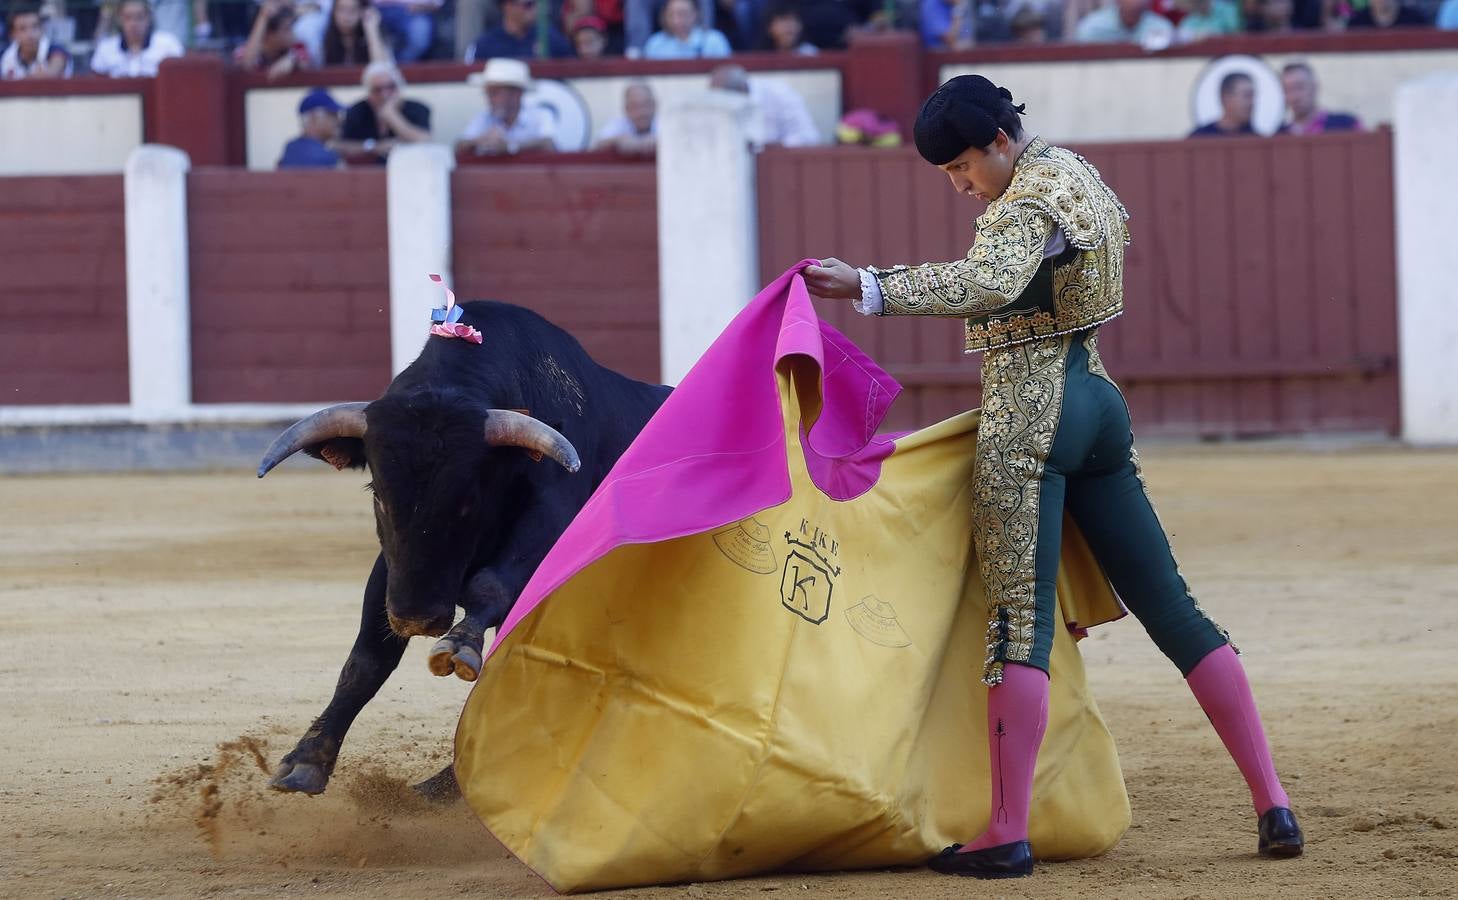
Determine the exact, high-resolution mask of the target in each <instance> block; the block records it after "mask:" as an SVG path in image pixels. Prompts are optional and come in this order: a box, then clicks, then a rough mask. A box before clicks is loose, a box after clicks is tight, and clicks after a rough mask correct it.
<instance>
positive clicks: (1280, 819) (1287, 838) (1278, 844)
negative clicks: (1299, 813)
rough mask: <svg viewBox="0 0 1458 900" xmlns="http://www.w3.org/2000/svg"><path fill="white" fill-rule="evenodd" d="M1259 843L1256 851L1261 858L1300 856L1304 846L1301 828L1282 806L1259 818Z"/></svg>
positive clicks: (1304, 841)
mask: <svg viewBox="0 0 1458 900" xmlns="http://www.w3.org/2000/svg"><path fill="white" fill-rule="evenodd" d="M1258 831H1259V834H1260V841H1259V842H1258V843H1257V844H1256V851H1257V852H1258V853H1260V855H1261V856H1274V857H1286V856H1300V855H1301V850H1302V848H1303V847H1304V846H1305V845H1306V838H1305V836H1304V835H1302V834H1301V826H1300V825H1297V824H1296V815H1295V814H1294V813H1292V812H1291V810H1289V809H1287V808H1286V807H1284V806H1273V807H1271V808H1270V809H1268V810H1266V812H1265V815H1263V816H1261V823H1260V827H1259V829H1258Z"/></svg>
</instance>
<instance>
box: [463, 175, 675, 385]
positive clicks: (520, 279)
mask: <svg viewBox="0 0 1458 900" xmlns="http://www.w3.org/2000/svg"><path fill="white" fill-rule="evenodd" d="M654 178H655V174H654V168H653V166H650V165H642V164H638V163H607V164H594V165H574V164H551V165H548V164H543V163H540V162H539V163H516V164H513V165H510V166H504V167H501V168H494V167H492V166H472V167H470V168H466V169H459V170H457V171H456V172H455V173H453V175H452V179H451V192H452V200H451V205H452V209H451V215H452V221H453V229H454V239H453V244H454V253H455V259H454V270H455V280H456V283H455V285H454V287H455V291H456V296H457V297H459V298H461V299H463V300H465V299H491V300H506V301H509V302H512V303H518V304H521V305H522V306H527V307H530V308H532V309H534V310H536V311H537V312H539V313H541V314H542V315H543V316H546V317H547V318H548V319H550V320H552V321H553V322H555V323H556V324H558V325H560V326H562V327H563V328H565V329H566V330H567V331H569V332H571V333H572V334H573V336H575V337H576V338H577V339H578V340H579V341H581V342H582V344H583V346H584V347H586V348H587V352H589V353H591V354H592V355H593V357H594V358H596V359H597V361H598V362H600V363H602V364H603V365H605V366H609V367H611V368H614V369H617V370H618V371H620V372H622V373H624V374H626V375H630V376H632V377H634V378H640V379H643V380H646V381H656V380H657V379H658V362H659V360H658V208H657V202H658V200H657V197H658V193H657V186H656V183H655V180H654ZM486 339H487V340H488V341H489V340H490V339H491V336H490V335H487V336H486Z"/></svg>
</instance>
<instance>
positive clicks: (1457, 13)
mask: <svg viewBox="0 0 1458 900" xmlns="http://www.w3.org/2000/svg"><path fill="white" fill-rule="evenodd" d="M1434 24H1436V25H1437V26H1438V27H1439V28H1442V29H1443V30H1445V31H1458V0H1443V5H1442V6H1440V7H1438V19H1437V21H1436V22H1435V23H1434Z"/></svg>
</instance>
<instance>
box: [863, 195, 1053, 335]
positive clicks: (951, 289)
mask: <svg viewBox="0 0 1458 900" xmlns="http://www.w3.org/2000/svg"><path fill="white" fill-rule="evenodd" d="M1056 230H1057V226H1056V225H1055V224H1054V222H1053V219H1052V217H1050V216H1049V215H1047V214H1046V213H1044V212H1042V211H1040V210H1036V209H1032V208H1029V207H1025V206H1018V205H1010V206H1007V207H1004V208H1003V209H1002V210H1000V211H999V212H997V213H996V214H994V215H993V216H992V217H991V218H990V219H985V220H984V221H982V222H980V223H979V227H978V231H977V237H976V239H975V240H974V241H973V242H972V249H970V250H968V251H967V256H966V257H965V258H964V259H959V260H956V261H955V262H947V263H923V264H922V265H919V266H895V267H893V268H890V269H875V268H872V269H866V270H864V271H865V272H866V273H867V274H868V275H869V276H870V277H871V278H872V279H873V280H874V281H873V282H872V283H867V284H866V285H865V286H866V288H868V289H869V290H868V291H867V292H869V293H873V294H875V293H878V294H879V296H880V299H881V302H882V309H881V314H882V315H888V316H953V317H956V318H967V317H968V316H972V315H976V314H980V313H986V312H991V311H993V310H996V309H1000V308H1001V307H1004V306H1007V305H1008V304H1009V303H1012V302H1013V301H1015V300H1017V299H1018V296H1019V295H1020V294H1022V292H1023V291H1024V290H1026V289H1027V286H1028V283H1029V282H1031V281H1032V280H1033V276H1034V275H1035V274H1036V273H1037V271H1038V266H1039V265H1041V264H1042V262H1043V258H1044V250H1045V248H1046V247H1047V246H1048V242H1049V240H1050V239H1051V238H1052V237H1053V236H1054V234H1055V232H1056ZM862 281H863V282H865V281H866V279H865V278H863V279H862ZM868 299H871V298H867V297H865V296H863V297H862V303H865V302H866V301H867V300H868Z"/></svg>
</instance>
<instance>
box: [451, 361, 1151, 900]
mask: <svg viewBox="0 0 1458 900" xmlns="http://www.w3.org/2000/svg"><path fill="white" fill-rule="evenodd" d="M793 368H795V367H794V366H793V365H790V364H786V365H783V366H782V369H781V372H780V388H781V390H780V396H781V401H782V404H781V405H782V409H783V410H784V412H785V418H786V422H787V427H786V434H787V437H788V446H787V447H786V452H787V455H788V459H789V466H790V473H791V480H792V483H793V486H794V491H793V495H792V497H791V499H790V500H788V501H787V502H785V503H783V504H782V505H780V506H777V507H774V508H771V509H766V510H763V511H762V512H760V513H758V514H756V515H755V516H753V517H752V518H750V519H746V520H744V521H742V522H738V523H731V524H730V525H728V526H726V527H724V528H720V529H716V530H715V531H713V532H705V533H701V534H695V535H690V536H687V537H683V538H679V539H676V540H670V541H665V542H662V543H655V544H645V545H630V546H622V547H619V548H618V549H616V550H613V551H611V552H610V553H608V554H607V555H606V556H605V557H603V558H602V559H600V560H599V561H598V562H596V563H594V564H593V565H591V566H589V567H587V568H585V569H583V570H582V571H581V572H579V573H578V574H577V575H576V576H575V577H573V578H572V579H570V580H569V581H568V582H567V583H566V584H565V585H563V586H562V587H561V588H559V589H558V590H557V591H556V592H555V593H554V594H553V595H552V596H550V597H549V598H548V599H547V600H546V601H545V602H544V603H543V604H542V605H541V606H540V607H539V608H538V610H537V611H536V612H535V613H534V614H533V615H532V616H531V617H529V618H528V619H526V620H524V621H523V622H522V623H521V625H520V626H518V627H517V628H516V629H515V630H514V631H513V632H512V633H511V634H510V635H508V636H507V638H506V640H505V642H504V643H503V644H502V646H501V647H499V648H498V649H497V651H496V653H495V654H494V655H493V656H492V657H491V659H490V660H489V661H488V664H487V666H486V669H485V671H484V672H483V673H482V678H481V680H480V681H479V682H478V684H477V686H476V688H475V690H474V691H473V692H472V693H471V696H470V699H469V700H468V701H467V704H466V708H465V711H464V713H463V714H462V717H461V722H460V727H459V731H458V733H457V742H456V772H457V776H458V778H459V780H460V783H461V788H462V791H463V792H464V794H465V796H466V799H467V801H468V802H469V803H470V804H471V806H472V808H473V809H474V810H475V811H476V813H477V814H478V815H479V816H480V817H481V819H482V820H483V821H484V822H485V824H486V825H487V827H488V828H490V830H491V831H492V832H493V833H494V834H495V836H496V837H497V838H498V839H499V840H501V841H502V843H504V844H505V845H506V846H507V847H508V848H509V849H510V850H511V851H512V852H513V853H515V854H516V855H517V856H518V857H520V858H521V859H522V860H523V861H524V862H525V863H526V864H527V865H529V866H531V867H532V868H533V869H535V870H536V871H537V872H538V873H540V874H541V875H542V876H543V877H545V878H546V879H547V881H548V882H550V883H551V884H552V886H553V887H555V888H557V889H558V890H562V891H577V890H591V889H603V888H612V887H623V886H630V885H643V884H656V883H665V882H675V881H702V880H711V879H720V878H731V877H737V876H744V875H749V874H753V873H757V872H765V871H770V870H777V869H801V870H822V869H848V868H860V867H874V866H890V865H907V864H918V863H920V862H922V861H924V860H925V859H926V858H927V857H928V856H931V855H933V854H934V853H936V852H937V851H938V850H940V849H941V848H942V847H943V846H945V845H947V844H949V843H952V842H954V841H965V840H968V839H970V838H972V837H974V836H976V835H977V834H979V833H980V832H981V831H982V830H983V829H984V828H985V827H986V825H987V822H988V816H989V798H990V790H989V784H990V778H989V762H988V753H987V727H986V708H987V706H986V704H987V690H988V688H987V687H986V686H985V685H983V684H982V682H981V680H980V678H981V674H982V662H983V660H982V656H983V652H984V647H985V640H984V632H985V629H986V627H987V620H988V617H987V607H986V603H985V600H984V597H983V590H982V585H981V581H980V578H979V577H978V575H977V566H976V560H975V558H974V557H973V555H972V549H971V548H972V541H971V530H970V516H969V510H970V509H971V505H972V503H971V497H970V489H971V479H972V462H973V459H974V456H975V453H974V451H975V442H976V423H977V414H976V413H975V412H972V413H966V414H963V415H960V416H957V417H955V418H952V419H949V420H947V421H945V422H941V423H939V424H937V425H934V426H932V427H930V428H927V429H924V430H922V431H919V432H916V433H914V434H911V435H908V436H906V437H904V438H902V439H900V440H899V441H898V442H897V450H896V452H895V453H894V454H893V455H892V456H891V457H889V458H888V459H886V460H885V461H884V463H883V468H882V472H881V477H880V480H879V481H878V483H877V484H876V485H875V487H873V488H872V489H871V490H870V491H868V492H867V493H866V494H864V495H863V496H861V497H859V498H857V499H854V500H850V501H845V502H837V501H834V500H831V499H829V498H828V497H826V496H825V495H824V494H822V493H821V492H820V491H818V490H816V489H815V487H814V485H813V484H812V482H811V480H810V477H809V475H808V474H807V471H806V468H805V463H804V460H803V457H802V455H801V452H800V447H799V443H798V439H797V435H798V433H799V432H798V427H797V424H798V422H799V421H800V408H799V402H798V400H797V397H796V393H797V392H796V391H794V390H792V389H791V387H790V378H791V372H790V370H791V369H793ZM807 396H809V395H808V394H807ZM812 402H813V401H812ZM806 412H807V413H809V414H810V415H807V419H809V418H813V414H814V411H813V410H807V411H806ZM1064 534H1065V541H1064V544H1065V546H1064V550H1063V567H1062V570H1061V571H1060V574H1059V581H1058V593H1059V602H1060V608H1061V611H1062V614H1063V616H1064V618H1065V620H1067V621H1068V622H1077V623H1079V624H1081V625H1092V624H1096V623H1099V622H1104V621H1108V620H1110V619H1112V618H1116V617H1117V616H1118V615H1119V614H1120V608H1119V606H1118V603H1117V601H1116V600H1115V598H1114V596H1113V594H1112V592H1111V591H1110V589H1109V587H1108V584H1107V582H1106V581H1105V579H1104V578H1103V576H1102V574H1101V572H1100V570H1099V568H1098V566H1097V564H1096V563H1095V562H1094V560H1093V558H1092V556H1091V555H1090V554H1089V552H1088V550H1087V547H1086V545H1084V544H1083V542H1082V539H1081V538H1080V537H1079V536H1078V533H1077V530H1076V529H1075V528H1073V527H1072V523H1071V522H1069V523H1068V527H1066V528H1065V532H1064ZM1031 819H1032V834H1031V838H1032V842H1033V846H1034V852H1035V853H1036V854H1037V855H1038V856H1039V857H1040V858H1044V859H1060V858H1073V857H1087V856H1094V855H1097V854H1099V853H1102V852H1104V851H1106V850H1108V849H1109V848H1110V847H1112V846H1113V845H1114V844H1115V843H1116V842H1117V841H1118V839H1119V838H1120V836H1121V835H1122V834H1123V833H1124V831H1125V829H1126V828H1127V827H1128V824H1129V804H1128V798H1127V796H1126V794H1125V791H1124V783H1123V778H1122V774H1121V772H1120V769H1119V762H1118V756H1117V754H1116V751H1115V749H1114V743H1113V740H1112V738H1111V737H1110V735H1109V732H1108V730H1107V728H1106V727H1105V725H1104V722H1103V719H1102V718H1101V717H1100V715H1099V712H1098V708H1097V707H1096V706H1095V704H1094V701H1093V698H1092V696H1090V694H1089V693H1088V689H1087V685H1086V683H1085V678H1084V669H1083V662H1082V658H1081V656H1080V655H1079V652H1078V648H1077V646H1076V644H1075V641H1074V639H1073V638H1072V637H1071V636H1070V635H1069V634H1068V633H1067V632H1066V631H1065V630H1064V629H1059V630H1058V634H1057V637H1056V640H1055V642H1054V647H1053V655H1052V697H1051V707H1050V715H1049V724H1048V730H1047V736H1046V738H1045V739H1044V742H1043V748H1042V752H1041V753H1040V755H1039V758H1038V767H1037V775H1036V780H1035V784H1034V797H1033V809H1032V817H1031Z"/></svg>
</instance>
